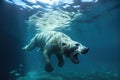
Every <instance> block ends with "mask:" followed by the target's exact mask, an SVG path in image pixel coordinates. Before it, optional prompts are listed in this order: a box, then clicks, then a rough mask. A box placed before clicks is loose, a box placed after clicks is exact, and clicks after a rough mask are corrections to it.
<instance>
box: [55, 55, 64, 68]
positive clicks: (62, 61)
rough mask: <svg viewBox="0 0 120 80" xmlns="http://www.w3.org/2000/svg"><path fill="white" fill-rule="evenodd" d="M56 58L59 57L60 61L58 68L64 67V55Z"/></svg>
mask: <svg viewBox="0 0 120 80" xmlns="http://www.w3.org/2000/svg"><path fill="white" fill-rule="evenodd" d="M56 56H57V59H58V66H59V67H63V65H64V59H63V55H62V54H57V55H56Z"/></svg>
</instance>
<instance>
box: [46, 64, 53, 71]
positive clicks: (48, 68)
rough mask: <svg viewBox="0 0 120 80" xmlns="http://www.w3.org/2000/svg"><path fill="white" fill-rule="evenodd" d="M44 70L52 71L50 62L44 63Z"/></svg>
mask: <svg viewBox="0 0 120 80" xmlns="http://www.w3.org/2000/svg"><path fill="white" fill-rule="evenodd" d="M45 70H46V71H47V72H52V71H53V67H52V65H51V64H46V65H45Z"/></svg>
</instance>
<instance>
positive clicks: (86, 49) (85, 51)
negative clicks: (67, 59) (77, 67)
mask: <svg viewBox="0 0 120 80" xmlns="http://www.w3.org/2000/svg"><path fill="white" fill-rule="evenodd" d="M88 51H89V48H88V47H86V48H84V49H83V50H82V51H81V54H86V53H87V52H88Z"/></svg>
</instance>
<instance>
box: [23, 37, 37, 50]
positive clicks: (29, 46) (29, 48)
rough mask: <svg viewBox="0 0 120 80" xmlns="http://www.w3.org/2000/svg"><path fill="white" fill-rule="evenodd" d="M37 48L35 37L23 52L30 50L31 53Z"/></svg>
mask: <svg viewBox="0 0 120 80" xmlns="http://www.w3.org/2000/svg"><path fill="white" fill-rule="evenodd" d="M34 48H35V37H34V38H32V39H31V41H30V43H29V44H28V45H26V46H25V47H23V48H22V49H23V50H28V51H31V50H33V49H34Z"/></svg>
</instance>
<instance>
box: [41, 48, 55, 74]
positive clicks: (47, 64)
mask: <svg viewBox="0 0 120 80" xmlns="http://www.w3.org/2000/svg"><path fill="white" fill-rule="evenodd" d="M43 56H44V60H45V70H46V71H47V72H52V71H53V67H52V65H51V62H50V53H49V51H47V50H45V51H44V52H43Z"/></svg>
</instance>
